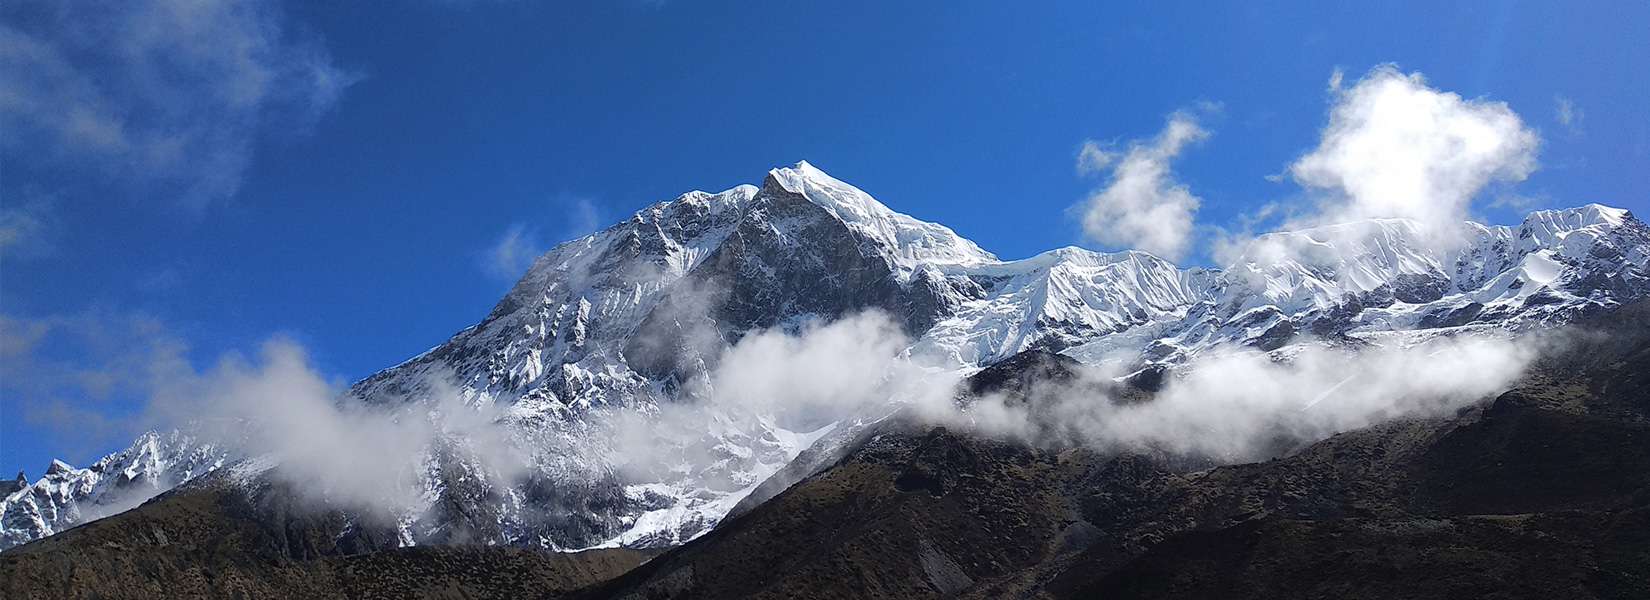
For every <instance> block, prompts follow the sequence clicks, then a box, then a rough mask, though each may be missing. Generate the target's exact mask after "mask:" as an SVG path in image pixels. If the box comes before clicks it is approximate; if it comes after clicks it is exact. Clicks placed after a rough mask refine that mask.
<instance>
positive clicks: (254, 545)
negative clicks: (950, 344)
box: [0, 301, 1650, 599]
mask: <svg viewBox="0 0 1650 600" xmlns="http://www.w3.org/2000/svg"><path fill="white" fill-rule="evenodd" d="M1573 326H1575V327H1577V328H1578V329H1580V330H1585V331H1594V332H1599V331H1608V332H1609V335H1588V336H1581V337H1578V338H1577V340H1578V341H1577V343H1576V345H1574V346H1571V347H1569V348H1568V350H1566V351H1564V352H1560V353H1556V354H1552V355H1549V356H1547V357H1546V358H1544V359H1543V360H1542V361H1541V362H1539V363H1538V364H1537V365H1535V366H1534V367H1533V368H1532V369H1530V371H1529V372H1528V373H1527V374H1526V375H1525V376H1524V377H1523V378H1522V379H1521V380H1520V381H1519V382H1518V384H1517V385H1515V386H1513V388H1512V389H1510V390H1508V391H1506V392H1505V393H1502V394H1499V395H1498V396H1495V397H1493V398H1489V399H1487V400H1486V401H1484V402H1480V403H1475V404H1473V405H1470V406H1468V407H1466V408H1465V409H1463V410H1461V411H1458V412H1454V413H1451V414H1444V415H1439V416H1431V417H1424V418H1411V419H1398V420H1394V421H1390V422H1386V423H1382V424H1380V425H1377V426H1374V427H1369V428H1364V429H1359V430H1355V431H1348V432H1345V433H1341V434H1339V435H1336V436H1333V437H1331V438H1328V439H1324V440H1319V441H1316V442H1314V443H1310V444H1308V445H1306V446H1304V447H1301V448H1299V449H1296V450H1295V451H1293V452H1289V453H1287V454H1286V455H1283V456H1279V457H1277V458H1274V459H1271V460H1266V461H1262V462H1256V463H1249V464H1238V465H1219V466H1212V465H1209V464H1203V463H1199V462H1197V461H1187V460H1184V459H1180V458H1176V457H1173V456H1168V455H1162V454H1155V453H1150V452H1147V453H1141V452H1100V451H1096V450H1094V449H1092V448H1090V447H1088V446H1084V445H1075V446H1073V445H1050V446H1045V445H1028V444H1025V443H1022V442H1019V441H1011V440H1005V439H1000V438H994V437H991V436H986V435H979V434H978V433H973V432H969V431H965V430H960V429H951V428H947V427H937V426H934V425H932V424H930V423H926V422H924V420H922V419H913V418H908V417H909V416H910V415H904V414H901V415H895V416H892V417H890V418H888V419H884V420H882V421H881V422H879V423H877V424H874V425H872V426H869V427H866V428H863V429H861V430H860V431H859V432H858V433H857V434H855V435H854V436H852V439H850V440H848V441H847V442H846V443H845V444H844V445H843V446H842V448H841V449H840V451H839V452H835V453H833V457H832V458H830V459H828V460H826V461H824V464H823V465H822V466H821V468H819V469H817V470H812V471H813V472H811V474H808V475H806V476H803V477H799V478H797V479H795V480H794V483H787V484H786V485H783V486H780V487H781V489H779V490H778V491H777V492H776V493H775V494H773V495H772V497H771V498H770V499H767V500H766V501H763V502H760V503H757V504H754V505H751V506H742V507H741V509H739V510H736V511H735V512H734V514H733V515H732V516H730V517H729V518H727V519H726V520H724V521H723V522H722V523H721V524H720V525H718V526H717V527H716V528H715V529H713V530H712V531H710V532H709V533H706V534H704V535H702V536H699V537H697V538H696V539H694V540H692V541H690V542H688V543H686V544H683V545H681V546H678V547H676V548H673V549H671V550H669V551H667V552H664V553H662V554H657V555H649V554H646V553H639V552H634V551H629V550H600V551H585V552H580V553H546V552H542V551H536V550H532V549H519V548H504V547H490V546H476V545H434V546H421V547H417V548H396V547H394V546H395V538H396V533H395V532H394V528H393V527H387V528H373V527H362V526H361V524H360V523H359V522H355V521H352V520H351V519H350V518H349V515H347V514H345V513H342V512H340V511H336V510H331V511H315V510H313V509H302V507H300V506H299V505H297V504H294V503H293V502H292V500H293V498H294V496H293V494H292V493H291V491H290V490H285V489H282V486H283V485H288V484H282V483H279V482H261V483H255V484H253V485H251V486H248V485H247V483H246V482H239V481H235V478H237V477H244V476H245V475H246V474H247V473H246V472H245V470H244V469H239V468H230V469H220V470H218V471H215V472H213V473H211V474H209V475H207V476H204V477H200V478H197V479H195V480H192V481H190V482H188V483H186V484H184V485H182V486H179V487H178V488H176V489H174V490H172V491H169V492H167V493H165V494H163V495H161V496H160V497H158V498H156V499H154V500H152V501H150V502H148V503H146V504H144V505H143V506H141V507H139V508H137V509H135V510H132V511H129V512H126V513H122V514H120V515H116V516H113V517H110V518H107V519H103V520H100V521H96V522H94V523H90V524H88V525H85V526H81V527H77V528H74V529H72V530H70V531H67V532H64V533H62V534H59V535H56V536H53V537H50V538H47V539H44V540H39V541H36V542H33V543H30V544H27V545H24V546H22V547H20V548H16V549H13V550H10V551H7V552H5V553H3V554H0V594H3V595H5V596H6V597H85V598H94V597H95V598H127V597H134V598H139V597H152V596H154V595H160V594H164V595H166V596H168V597H179V598H194V597H231V596H233V597H252V598H262V597H271V598H274V597H293V596H298V597H340V598H343V597H466V598H519V597H539V598H583V599H596V598H678V599H691V598H735V597H808V598H867V597H878V598H884V597H901V598H939V597H958V598H1000V597H1035V598H1088V597H1108V598H1109V597H1117V598H1158V597H1175V598H1186V597H1193V598H1232V597H1237V598H1321V597H1350V598H1392V597H1403V598H1456V597H1462V596H1471V597H1497V598H1499V597H1535V598H1550V597H1565V598H1640V597H1644V596H1645V595H1646V594H1650V302H1643V301H1641V302H1638V303H1634V304H1630V305H1627V306H1623V307H1618V308H1617V309H1615V310H1612V311H1610V312H1608V313H1606V314H1604V315H1596V316H1593V317H1584V318H1581V319H1579V320H1578V322H1577V323H1575V324H1574V325H1573ZM1081 368H1083V367H1082V365H1081V363H1078V362H1077V361H1075V360H1073V359H1071V358H1069V357H1065V356H1061V355H1058V354H1053V353H1049V352H1046V351H1040V350H1030V351H1026V352H1022V353H1020V354H1018V355H1016V356H1014V357H1012V358H1010V359H1008V360H1004V361H1000V362H999V363H997V364H995V365H992V366H991V367H987V368H985V369H982V370H980V371H979V372H977V373H975V374H974V375H973V376H971V377H970V378H969V379H968V380H967V381H966V382H964V384H963V385H962V386H960V391H959V394H960V395H959V402H964V403H968V402H976V401H978V400H979V399H980V398H982V397H984V396H985V395H988V394H989V395H1006V397H1007V398H1008V399H1009V401H1011V402H1015V403H1020V404H1023V405H1026V406H1028V407H1032V408H1035V407H1037V406H1038V405H1039V404H1041V403H1043V402H1045V401H1047V400H1048V398H1047V397H1046V396H1044V395H1043V394H1040V393H1039V392H1038V390H1039V389H1040V388H1039V384H1043V383H1049V382H1060V381H1073V380H1077V379H1079V377H1078V374H1077V372H1076V370H1077V369H1081ZM1105 392H1106V390H1101V391H1100V393H1105ZM1148 401H1149V400H1148ZM806 462H808V461H805V460H799V461H797V464H802V463H806ZM793 466H795V465H794V464H793ZM810 470H811V469H810Z"/></svg>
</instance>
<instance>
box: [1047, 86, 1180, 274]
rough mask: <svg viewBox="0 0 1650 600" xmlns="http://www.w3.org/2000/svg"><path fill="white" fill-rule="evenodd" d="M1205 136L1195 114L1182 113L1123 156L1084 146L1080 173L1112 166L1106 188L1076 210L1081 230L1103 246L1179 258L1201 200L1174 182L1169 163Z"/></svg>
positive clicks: (1133, 145) (1091, 196) (1079, 159)
mask: <svg viewBox="0 0 1650 600" xmlns="http://www.w3.org/2000/svg"><path fill="white" fill-rule="evenodd" d="M1208 136H1209V132H1208V131H1207V130H1205V129H1204V128H1203V127H1202V126H1201V125H1199V123H1198V118H1197V116H1196V115H1195V114H1193V113H1192V112H1188V111H1181V112H1177V113H1174V114H1173V115H1170V116H1169V119H1168V123H1167V124H1166V125H1165V126H1164V128H1163V131H1162V132H1160V133H1158V134H1157V136H1156V137H1153V138H1151V139H1149V140H1136V141H1133V142H1130V143H1129V145H1128V148H1127V149H1126V150H1124V151H1123V152H1122V155H1121V157H1116V156H1115V154H1113V153H1109V152H1108V151H1105V150H1104V149H1102V148H1101V147H1100V146H1099V145H1097V144H1095V143H1094V142H1087V143H1085V144H1084V146H1083V150H1082V152H1081V153H1080V154H1079V158H1078V170H1079V171H1087V172H1092V171H1096V170H1099V169H1101V168H1103V167H1104V166H1105V165H1108V164H1112V165H1113V166H1112V170H1111V175H1110V178H1109V180H1108V181H1107V183H1106V185H1105V187H1103V188H1100V189H1099V190H1096V191H1095V192H1094V193H1093V194H1091V195H1090V196H1089V198H1088V200H1086V201H1085V202H1084V203H1083V204H1081V205H1080V206H1079V209H1080V210H1081V211H1082V216H1083V232H1084V233H1085V234H1086V235H1087V236H1088V237H1089V238H1090V239H1092V240H1094V241H1095V242H1098V243H1100V244H1103V245H1106V246H1112V247H1122V248H1134V249H1140V250H1145V251H1147V252H1151V253H1153V254H1157V255H1159V256H1162V257H1164V258H1168V259H1170V260H1174V259H1177V258H1179V257H1180V256H1181V255H1182V254H1184V253H1185V251H1186V248H1187V246H1188V244H1189V243H1190V237H1191V233H1192V220H1193V217H1194V215H1195V214H1196V212H1197V208H1198V205H1199V204H1201V200H1200V199H1199V198H1198V197H1197V196H1195V195H1193V194H1192V192H1191V190H1189V189H1187V187H1186V186H1185V185H1183V184H1181V183H1179V182H1177V181H1175V179H1174V173H1173V172H1172V171H1171V170H1170V163H1172V162H1173V161H1174V159H1175V157H1177V156H1179V155H1180V152H1181V151H1182V150H1184V149H1185V148H1186V147H1188V146H1189V145H1191V144H1194V143H1197V142H1199V141H1202V140H1203V139H1205V138H1207V137H1208Z"/></svg>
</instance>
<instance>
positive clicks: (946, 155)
mask: <svg viewBox="0 0 1650 600" xmlns="http://www.w3.org/2000/svg"><path fill="white" fill-rule="evenodd" d="M889 4H899V5H897V6H889ZM1100 4H1103V3H1076V2H1073V3H1049V4H1046V5H1039V6H1037V7H1034V8H1028V7H1024V6H1019V5H1017V4H1015V3H983V2H982V3H947V4H944V5H941V4H938V3H934V4H920V3H909V4H904V3H881V2H867V3H858V2H850V3H830V4H826V3H791V2H777V3H749V4H744V3H729V2H700V1H688V0H670V1H667V2H662V3H661V2H636V1H621V2H559V3H529V2H475V3H470V2H429V3H422V4H419V3H407V4H404V5H397V6H398V8H396V9H394V10H391V9H389V8H388V7H387V5H384V4H381V3H359V2H342V3H339V2H317V3H272V2H252V3H247V4H245V5H243V6H242V7H241V8H238V9H235V10H227V11H205V12H207V13H211V14H200V11H195V12H188V11H179V10H174V9H176V7H175V6H173V5H172V3H170V2H134V3H129V4H127V5H123V6H126V7H127V8H126V9H124V11H120V10H116V11H101V13H108V14H100V15H99V16H98V17H97V18H88V17H89V13H86V12H84V11H85V8H86V7H85V6H84V5H83V4H81V3H76V2H70V3H55V2H54V3H35V2H21V3H8V4H7V6H6V7H5V8H3V9H0V10H3V11H4V12H3V13H0V14H3V16H4V25H5V29H4V30H3V31H0V33H3V34H4V43H3V44H0V60H3V61H4V62H3V63H0V68H3V69H4V77H5V79H6V81H7V87H8V88H10V90H9V91H10V92H11V93H12V95H11V96H9V97H8V98H7V99H6V103H5V104H3V105H0V118H4V127H3V128H0V136H3V143H0V152H3V154H0V211H3V212H0V225H3V227H0V243H3V244H4V245H3V246H0V252H3V254H0V315H3V316H4V318H5V321H3V322H0V325H3V326H4V329H0V341H3V342H4V345H3V346H0V361H5V363H8V364H0V394H3V395H4V397H3V401H0V472H4V473H11V472H15V471H17V470H19V469H23V470H27V471H28V473H29V474H30V476H31V477H34V476H38V475H39V474H40V472H41V471H42V469H43V468H44V467H45V465H46V462H47V461H48V460H49V459H50V458H52V457H63V458H66V459H69V460H71V461H72V462H75V463H77V464H83V463H84V462H86V461H88V460H89V459H92V458H95V457H96V456H98V455H100V454H102V453H104V452H107V451H109V450H112V449H114V448H117V447H120V446H122V445H124V442H125V440H126V439H129V435H130V434H131V433H132V431H131V430H132V429H133V428H134V427H140V426H141V423H140V421H141V419H139V418H137V415H139V414H141V412H142V404H143V396H144V394H143V392H142V391H141V388H142V386H141V385H139V384H137V383H134V382H133V381H132V379H133V378H141V377H147V376H153V374H154V371H155V369H156V367H155V366H154V365H155V364H156V362H157V359H156V357H160V359H161V360H159V362H160V363H162V364H171V363H176V362H179V361H181V362H182V363H183V364H192V365H195V366H197V367H203V366H205V365H209V364H211V363H212V362H213V361H216V360H218V358H219V357H220V356H223V355H224V354H225V353H233V352H254V351H255V350H256V348H257V346H258V344H259V343H260V342H262V341H263V340H265V339H268V338H270V337H271V336H275V335H280V336H286V337H290V338H293V339H295V340H297V341H299V342H300V343H301V344H303V345H304V346H305V347H306V348H308V350H309V351H310V352H311V353H312V358H313V360H314V361H315V362H316V364H317V365H318V366H319V367H320V368H321V369H322V370H324V371H325V372H328V373H332V374H334V375H335V376H336V377H337V378H338V380H339V381H340V382H347V381H349V380H353V379H356V378H359V377H362V376H365V375H367V374H370V373H371V372H373V371H374V370H377V369H379V368H382V367H385V366H389V365H393V364H395V363H397V362H399V361H401V360H403V359H405V358H407V357H410V356H412V355H413V354H416V353H418V352H420V351H422V350H424V349H426V348H428V347H430V346H432V345H435V344H437V343H439V342H441V341H443V340H445V339H446V338H447V337H448V336H449V335H451V334H452V333H453V332H455V331H457V330H459V329H461V328H463V327H465V326H467V325H470V324H472V323H474V322H475V321H477V320H478V319H479V318H480V317H482V316H483V315H484V314H485V313H486V312H487V310H488V309H489V308H491V306H492V304H493V302H495V301H496V300H497V298H498V297H499V296H500V295H501V294H502V293H503V291H504V290H505V289H507V287H508V286H509V284H510V278H509V277H508V276H506V275H505V273H507V272H509V270H510V269H508V268H502V269H501V268H500V266H499V265H498V260H496V259H497V258H498V255H497V252H495V251H496V250H498V249H499V248H500V247H501V243H503V242H506V241H511V240H513V244H504V245H503V246H502V247H505V248H514V249H516V250H518V252H517V254H518V255H520V256H530V253H531V251H532V250H542V249H544V248H547V247H549V246H550V245H552V244H554V243H555V242H558V241H562V240H565V239H568V238H571V237H574V236H577V235H580V234H583V233H586V232H588V231H590V230H592V229H594V228H595V227H597V226H600V225H605V224H607V223H609V222H612V221H616V220H618V219H621V218H624V217H626V216H628V215H629V214H630V213H631V212H633V211H635V210H637V209H639V208H641V207H643V206H646V205H648V204H651V203H654V202H658V201H661V200H667V199H670V198H672V197H674V196H676V195H677V194H679V193H681V192H684V191H687V190H691V189H704V190H712V191H715V190H721V189H725V188H728V187H731V186H733V185H736V184H740V183H759V182H760V180H761V177H762V175H763V173H764V172H765V171H766V170H767V169H769V168H771V167H774V166H778V165H783V164H789V163H793V162H795V161H797V160H802V159H806V160H808V161H810V162H812V163H814V164H815V165H817V166H819V167H821V168H823V169H824V170H826V171H828V172H830V173H831V174H832V175H835V176H836V177H838V178H841V179H843V180H845V181H848V182H850V183H853V184H855V185H857V186H859V187H861V188H863V189H865V190H866V191H868V192H870V193H871V194H873V195H875V196H877V197H878V198H879V199H881V200H883V201H884V202H885V203H887V204H888V205H890V206H891V207H893V208H894V209H895V210H898V211H901V212H905V213H908V214H911V215H914V216H916V217H919V218H922V219H926V220H931V221H937V222H940V223H944V224H946V225H948V226H950V227H952V228H954V229H956V230H957V231H958V232H959V233H961V234H962V235H964V236H965V237H968V238H970V239H973V240H974V241H976V242H978V243H979V244H980V245H981V246H983V247H985V248H986V249H988V250H990V251H992V252H995V253H997V254H998V255H999V256H1002V257H1004V258H1020V257H1025V256H1029V255H1032V254H1035V253H1037V252H1040V251H1043V250H1047V249H1051V248H1055V247H1058V246H1064V245H1069V244H1078V245H1084V246H1088V247H1092V248H1096V249H1113V247H1116V246H1120V245H1122V244H1115V243H1107V241H1106V240H1099V239H1095V238H1094V237H1091V236H1085V234H1084V229H1083V226H1082V215H1081V213H1082V210H1081V209H1080V208H1079V209H1074V207H1078V206H1079V205H1081V204H1083V203H1084V202H1085V201H1086V199H1088V198H1090V196H1091V194H1092V193H1094V192H1095V191H1096V190H1097V189H1099V188H1102V187H1104V186H1106V185H1107V182H1108V176H1107V175H1106V173H1105V169H1101V172H1100V173H1098V174H1089V175H1083V174H1080V173H1079V169H1078V166H1077V157H1078V155H1079V152H1080V151H1081V149H1082V148H1083V147H1084V143H1085V142H1086V141H1094V142H1096V147H1097V148H1102V149H1105V150H1106V151H1107V152H1109V153H1111V154H1112V155H1113V156H1114V158H1116V157H1121V156H1122V155H1124V154H1126V153H1127V151H1128V149H1129V148H1131V147H1145V146H1146V145H1149V143H1150V140H1152V139H1153V138H1154V136H1158V135H1159V132H1160V131H1163V130H1164V128H1165V123H1166V121H1167V120H1168V119H1170V118H1171V116H1172V115H1175V114H1177V111H1179V114H1182V115H1187V114H1190V115H1194V116H1195V118H1196V123H1197V126H1198V128H1199V130H1200V131H1202V132H1203V134H1204V135H1202V136H1200V137H1199V138H1198V139H1197V140H1196V141H1195V143H1191V144H1189V145H1187V146H1186V147H1184V148H1180V149H1178V151H1177V152H1175V153H1173V158H1172V161H1171V163H1170V164H1172V172H1173V181H1174V183H1175V184H1176V185H1179V186H1184V189H1186V190H1188V191H1189V193H1191V194H1194V195H1195V196H1196V197H1197V199H1198V201H1199V204H1200V207H1199V208H1198V210H1197V212H1196V225H1195V227H1196V231H1194V232H1193V235H1192V238H1191V239H1192V241H1191V242H1190V243H1189V244H1188V245H1187V246H1186V249H1185V251H1184V253H1183V256H1182V257H1181V262H1182V263H1183V264H1212V263H1213V262H1215V258H1214V254H1213V250H1212V247H1211V245H1210V244H1209V243H1207V240H1208V238H1209V237H1210V236H1209V235H1208V233H1209V232H1210V231H1213V230H1215V229H1216V228H1238V227H1241V224H1242V223H1244V222H1245V221H1244V219H1245V217H1246V216H1250V215H1254V214H1255V213H1256V211H1257V210H1258V209H1259V207H1261V206H1264V205H1266V204H1268V203H1278V202H1283V203H1289V202H1294V201H1298V200H1299V199H1300V198H1301V197H1302V196H1303V193H1304V192H1303V188H1302V186H1301V185H1299V184H1298V183H1297V181H1296V180H1294V179H1291V178H1290V177H1282V178H1279V177H1272V178H1270V179H1269V178H1268V176H1276V175H1278V174H1282V173H1285V172H1286V171H1287V170H1288V169H1289V167H1290V165H1291V164H1292V163H1294V162H1295V161H1296V160H1297V159H1299V158H1301V157H1302V156H1303V155H1304V154H1306V153H1308V152H1310V151H1312V150H1313V148H1315V147H1318V146H1319V144H1320V141H1321V139H1322V138H1323V131H1324V128H1325V125H1326V122H1327V120H1328V114H1329V111H1330V108H1331V106H1332V105H1333V104H1334V103H1335V102H1336V98H1337V96H1336V94H1337V93H1338V92H1333V91H1331V90H1330V88H1329V80H1330V78H1331V76H1332V74H1333V73H1335V72H1337V70H1339V71H1340V72H1341V73H1343V76H1344V78H1345V80H1346V84H1345V85H1346V86H1348V87H1350V86H1351V85H1352V84H1354V83H1355V82H1357V81H1359V80H1360V79H1361V78H1363V77H1364V76H1365V74H1366V73H1369V72H1370V70H1371V69H1373V68H1376V67H1377V66H1379V65H1383V64H1389V63H1391V64H1396V65H1397V72H1398V73H1402V74H1406V75H1407V74H1412V73H1417V72H1418V73H1422V74H1424V76H1425V86H1428V88H1429V89H1431V90H1435V91H1438V92H1439V93H1447V92H1453V93H1455V94H1459V95H1460V96H1461V97H1463V98H1464V99H1466V101H1468V102H1504V103H1505V106H1506V107H1507V108H1508V109H1510V110H1511V111H1512V112H1514V113H1516V115H1517V117H1518V118H1519V119H1521V121H1522V129H1521V131H1528V132H1532V133H1533V134H1535V135H1536V136H1537V137H1538V139H1539V145H1538V147H1533V148H1531V152H1532V153H1533V156H1534V160H1535V163H1534V164H1533V165H1530V166H1532V167H1534V169H1533V170H1530V171H1529V172H1528V173H1523V174H1521V175H1520V176H1519V177H1514V178H1511V179H1510V180H1506V181H1499V182H1497V183H1495V184H1494V185H1490V186H1487V187H1485V188H1483V189H1482V190H1481V191H1480V192H1479V193H1477V194H1475V195H1474V197H1473V198H1471V199H1470V200H1471V205H1470V214H1472V215H1475V216H1479V217H1482V218H1485V219H1488V220H1490V221H1494V222H1498V223H1508V222H1514V221H1516V220H1517V218H1518V216H1519V215H1521V214H1522V212H1523V210H1525V209H1527V208H1540V207H1558V206H1572V205H1579V204H1583V203H1587V202H1600V203H1604V204H1610V205H1614V206H1621V207H1626V208H1629V209H1633V210H1635V211H1636V212H1638V213H1640V214H1643V213H1645V211H1646V210H1647V209H1650V200H1647V198H1650V171H1646V170H1645V165H1647V164H1650V118H1647V116H1650V100H1647V98H1650V52H1646V51H1645V49H1646V47H1647V43H1650V34H1647V33H1646V32H1650V4H1646V3H1643V2H1619V3H1585V5H1584V6H1577V5H1572V4H1569V3H1511V2H1507V3H1496V2H1483V3H1462V5H1460V6H1444V7H1440V6H1438V5H1437V4H1436V3H1422V2H1415V3H1403V2H1383V3H1369V4H1372V5H1373V6H1369V7H1327V6H1321V5H1322V4H1329V3H1302V4H1270V3H1264V4H1263V3H1226V4H1219V5H1217V3H1150V4H1149V5H1147V6H1144V7H1136V8H1126V7H1111V6H1100ZM1133 140H1140V142H1139V143H1138V144H1136V145H1135V146H1131V141H1133ZM1111 168H1115V165H1113V167H1111ZM1111 177H1117V173H1115V172H1114V173H1113V174H1112V175H1111ZM1504 179H1505V178H1504ZM1259 227H1262V228H1264V227H1266V224H1265V223H1262V224H1260V225H1259ZM505 262H507V263H509V262H513V261H509V260H506V261H505ZM167 361H171V363H168V362H167ZM172 366H176V365H172Z"/></svg>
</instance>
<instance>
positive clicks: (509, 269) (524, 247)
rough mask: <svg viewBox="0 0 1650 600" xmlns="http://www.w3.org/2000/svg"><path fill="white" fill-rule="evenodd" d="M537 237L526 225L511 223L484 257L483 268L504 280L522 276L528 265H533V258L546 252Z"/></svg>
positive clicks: (489, 273)
mask: <svg viewBox="0 0 1650 600" xmlns="http://www.w3.org/2000/svg"><path fill="white" fill-rule="evenodd" d="M537 238H538V235H537V234H536V233H534V231H533V230H531V229H529V228H528V227H527V226H526V225H522V224H520V223H516V224H513V225H511V226H510V227H509V228H508V229H505V230H504V235H502V236H499V239H498V241H497V242H495V243H493V246H492V247H491V248H490V249H488V250H487V253H486V255H485V256H483V257H482V262H481V267H482V270H484V271H486V272H487V274H488V275H491V276H493V277H497V278H499V279H504V280H510V281H514V280H515V279H516V278H518V277H521V274H522V273H524V272H526V271H527V268H528V267H531V266H533V259H535V258H538V256H539V255H540V254H544V248H543V247H542V246H540V245H539V243H538V240H537Z"/></svg>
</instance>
